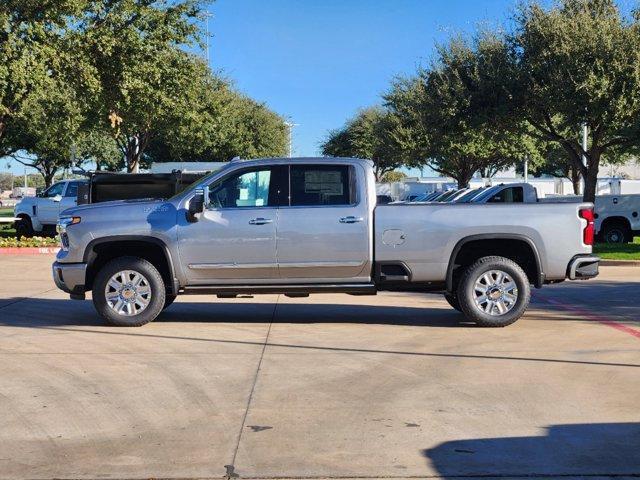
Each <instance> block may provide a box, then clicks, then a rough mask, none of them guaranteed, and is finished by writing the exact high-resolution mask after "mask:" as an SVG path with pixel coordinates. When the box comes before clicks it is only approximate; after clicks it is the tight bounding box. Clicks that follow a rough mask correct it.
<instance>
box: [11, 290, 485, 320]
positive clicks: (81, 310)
mask: <svg viewBox="0 0 640 480" xmlns="http://www.w3.org/2000/svg"><path fill="white" fill-rule="evenodd" d="M187 298H188V297H187ZM3 304H4V306H0V312H2V314H0V325H7V326H9V325H10V326H15V327H42V326H65V325H66V326H102V327H104V326H108V325H106V323H105V321H104V320H103V319H102V318H100V317H99V316H98V314H97V313H96V312H95V310H94V308H93V304H92V303H91V301H90V300H88V301H84V302H78V301H72V300H67V299H46V298H26V299H20V298H14V299H6V300H3ZM166 322H180V323H194V322H195V323H212V324H215V323H272V322H273V323H300V324H305V323H350V324H369V325H403V326H421V327H440V328H442V327H452V328H456V327H458V328H473V327H475V325H474V324H473V323H471V322H468V321H466V320H465V318H464V317H463V316H462V314H461V313H459V312H457V311H455V310H453V309H451V308H431V307H407V306H388V305H385V306H382V305H364V304H363V305H353V304H311V303H295V304H293V303H276V302H255V301H252V302H246V301H242V299H241V300H240V301H226V302H221V301H213V302H203V301H200V302H189V301H182V299H179V300H178V301H176V302H175V303H174V304H173V305H171V306H170V307H168V308H167V309H166V310H165V311H163V312H162V313H161V314H160V316H158V318H157V319H156V320H154V321H153V324H157V323H166ZM142 328H144V327H142Z"/></svg>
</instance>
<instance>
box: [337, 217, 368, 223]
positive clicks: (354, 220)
mask: <svg viewBox="0 0 640 480" xmlns="http://www.w3.org/2000/svg"><path fill="white" fill-rule="evenodd" d="M363 220H364V218H362V217H354V216H353V215H349V216H348V217H342V218H341V219H340V223H358V222H362V221H363Z"/></svg>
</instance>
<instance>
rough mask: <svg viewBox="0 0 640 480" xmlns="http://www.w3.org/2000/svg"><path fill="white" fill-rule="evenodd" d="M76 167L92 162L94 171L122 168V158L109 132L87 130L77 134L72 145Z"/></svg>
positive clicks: (95, 129) (96, 129)
mask: <svg viewBox="0 0 640 480" xmlns="http://www.w3.org/2000/svg"><path fill="white" fill-rule="evenodd" d="M74 148H75V149H74V153H75V156H76V165H78V166H79V165H82V164H86V163H88V162H92V163H94V164H95V166H96V170H107V171H118V170H122V169H123V168H124V157H123V156H122V152H121V151H120V149H119V148H118V144H117V143H116V141H115V140H114V138H113V137H112V136H111V134H110V132H109V131H106V130H104V129H99V128H89V129H86V130H83V131H82V132H80V133H79V136H78V138H77V139H76V142H75V145H74Z"/></svg>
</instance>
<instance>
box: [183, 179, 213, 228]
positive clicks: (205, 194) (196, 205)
mask: <svg viewBox="0 0 640 480" xmlns="http://www.w3.org/2000/svg"><path fill="white" fill-rule="evenodd" d="M208 204H209V188H208V187H204V188H197V189H196V191H195V194H194V196H193V198H191V200H190V201H189V211H188V213H187V220H189V222H192V223H193V222H197V221H198V215H199V214H201V213H202V212H204V211H205V209H206V208H207V206H208Z"/></svg>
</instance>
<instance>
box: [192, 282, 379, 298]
mask: <svg viewBox="0 0 640 480" xmlns="http://www.w3.org/2000/svg"><path fill="white" fill-rule="evenodd" d="M180 293H182V294H187V295H220V296H224V297H225V298H229V297H232V296H235V295H243V294H252V295H256V294H261V293H273V294H284V295H290V296H297V297H300V296H303V295H305V296H306V295H308V294H310V293H348V294H350V295H375V294H376V293H377V289H376V286H375V285H374V284H373V283H345V284H314V285H192V286H189V287H184V289H182V290H181V291H180Z"/></svg>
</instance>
